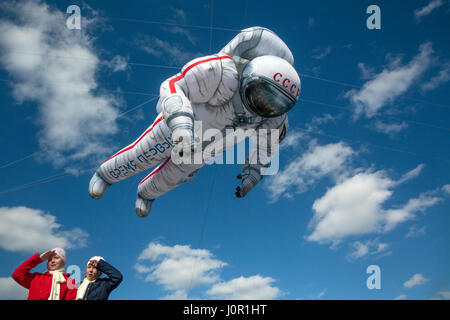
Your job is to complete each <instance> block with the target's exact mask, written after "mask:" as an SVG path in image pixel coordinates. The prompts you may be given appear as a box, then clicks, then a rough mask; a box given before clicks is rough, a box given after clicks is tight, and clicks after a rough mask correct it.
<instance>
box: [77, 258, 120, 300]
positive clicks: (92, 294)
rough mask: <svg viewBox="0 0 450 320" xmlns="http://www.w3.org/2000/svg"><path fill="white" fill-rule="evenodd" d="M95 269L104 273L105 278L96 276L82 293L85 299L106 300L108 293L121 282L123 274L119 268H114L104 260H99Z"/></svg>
mask: <svg viewBox="0 0 450 320" xmlns="http://www.w3.org/2000/svg"><path fill="white" fill-rule="evenodd" d="M97 269H98V270H100V271H101V272H102V273H104V274H105V275H106V276H107V278H98V279H97V280H96V281H95V282H94V283H90V284H89V285H88V287H87V289H86V293H85V294H84V299H86V300H108V297H109V294H110V293H111V291H113V290H114V289H115V288H117V287H118V286H119V284H120V283H121V282H122V279H123V276H122V274H121V273H120V271H119V270H117V269H116V268H114V267H113V266H112V265H110V264H109V263H108V262H106V261H105V260H100V261H99V262H98V264H97Z"/></svg>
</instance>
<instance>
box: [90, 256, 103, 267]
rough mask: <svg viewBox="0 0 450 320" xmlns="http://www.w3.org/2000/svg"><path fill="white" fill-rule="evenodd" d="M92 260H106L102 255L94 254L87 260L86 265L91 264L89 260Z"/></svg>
mask: <svg viewBox="0 0 450 320" xmlns="http://www.w3.org/2000/svg"><path fill="white" fill-rule="evenodd" d="M91 260H97V261H100V260H103V261H105V259H103V257H100V256H93V257H92V258H90V259H89V260H88V262H87V264H86V265H89V261H91Z"/></svg>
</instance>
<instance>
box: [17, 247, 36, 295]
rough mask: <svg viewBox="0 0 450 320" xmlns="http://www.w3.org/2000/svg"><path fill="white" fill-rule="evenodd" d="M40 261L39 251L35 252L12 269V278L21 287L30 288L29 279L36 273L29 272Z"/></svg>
mask: <svg viewBox="0 0 450 320" xmlns="http://www.w3.org/2000/svg"><path fill="white" fill-rule="evenodd" d="M41 262H42V260H41V256H40V255H39V253H36V254H35V255H33V256H32V257H31V258H29V259H27V260H26V261H25V262H24V263H22V264H21V265H20V266H18V267H17V269H16V270H14V272H13V274H12V277H13V279H14V280H15V281H16V282H17V283H18V284H20V285H21V286H22V287H24V288H26V289H30V284H31V280H33V278H34V277H35V276H36V275H37V273H31V272H30V271H31V269H33V268H35V267H36V266H37V265H38V264H40V263H41Z"/></svg>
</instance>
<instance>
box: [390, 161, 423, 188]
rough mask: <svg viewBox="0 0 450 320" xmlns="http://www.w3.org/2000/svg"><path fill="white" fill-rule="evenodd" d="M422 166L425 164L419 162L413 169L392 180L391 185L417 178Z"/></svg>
mask: <svg viewBox="0 0 450 320" xmlns="http://www.w3.org/2000/svg"><path fill="white" fill-rule="evenodd" d="M423 168H425V165H424V164H423V163H421V164H419V165H418V166H417V167H415V168H414V169H412V170H410V171H408V172H406V173H405V174H404V175H403V176H402V177H401V178H400V179H399V180H398V181H396V182H394V183H393V185H394V186H399V185H401V184H403V183H406V182H408V181H409V180H412V179H415V178H417V177H418V176H419V175H420V174H421V173H422V170H423Z"/></svg>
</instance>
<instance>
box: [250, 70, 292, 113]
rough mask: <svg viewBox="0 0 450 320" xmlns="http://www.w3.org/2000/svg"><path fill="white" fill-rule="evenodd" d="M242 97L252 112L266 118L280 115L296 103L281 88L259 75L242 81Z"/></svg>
mask: <svg viewBox="0 0 450 320" xmlns="http://www.w3.org/2000/svg"><path fill="white" fill-rule="evenodd" d="M243 98H244V99H245V103H246V104H247V106H248V107H249V108H250V109H251V110H252V111H253V112H255V113H256V114H258V115H260V116H262V117H266V118H272V117H277V116H280V115H282V114H284V113H286V112H288V111H289V110H290V109H291V108H292V107H293V106H294V105H295V103H296V100H295V99H294V98H293V97H291V96H290V95H289V94H287V93H286V92H284V90H283V89H281V88H278V87H277V86H276V85H274V84H273V83H271V82H269V81H268V80H265V79H264V78H261V77H258V78H253V79H251V80H250V81H248V82H246V83H244V87H243Z"/></svg>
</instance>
